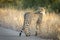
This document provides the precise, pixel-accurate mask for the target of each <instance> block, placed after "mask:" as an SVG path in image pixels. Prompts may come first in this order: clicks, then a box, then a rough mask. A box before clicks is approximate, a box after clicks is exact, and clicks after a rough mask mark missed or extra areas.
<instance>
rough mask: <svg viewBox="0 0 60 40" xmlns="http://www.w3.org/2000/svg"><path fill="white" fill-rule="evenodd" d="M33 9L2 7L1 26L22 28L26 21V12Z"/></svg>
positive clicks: (0, 11) (0, 10)
mask: <svg viewBox="0 0 60 40" xmlns="http://www.w3.org/2000/svg"><path fill="white" fill-rule="evenodd" d="M26 11H30V12H31V11H33V10H31V9H26V10H22V9H21V10H16V9H10V8H0V26H2V27H5V28H10V29H14V30H20V29H21V28H22V26H23V23H24V14H25V12H26Z"/></svg>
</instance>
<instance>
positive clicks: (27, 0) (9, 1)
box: [0, 0, 60, 12]
mask: <svg viewBox="0 0 60 40" xmlns="http://www.w3.org/2000/svg"><path fill="white" fill-rule="evenodd" d="M5 7H9V8H16V9H26V8H34V9H37V8H38V7H46V8H48V9H49V10H50V9H51V10H54V11H55V12H60V0H0V8H5Z"/></svg>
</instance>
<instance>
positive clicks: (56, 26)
mask: <svg viewBox="0 0 60 40" xmlns="http://www.w3.org/2000/svg"><path fill="white" fill-rule="evenodd" d="M39 32H40V33H39V35H40V36H41V37H42V38H56V37H57V36H58V35H60V34H59V33H60V14H56V13H54V12H51V13H46V14H45V15H43V18H42V23H41V25H40V27H39Z"/></svg>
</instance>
